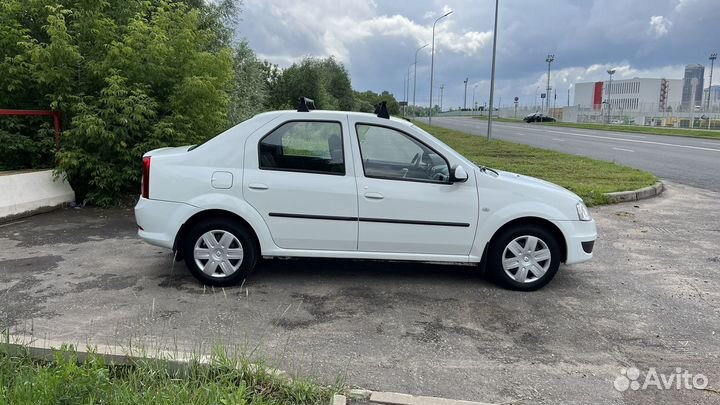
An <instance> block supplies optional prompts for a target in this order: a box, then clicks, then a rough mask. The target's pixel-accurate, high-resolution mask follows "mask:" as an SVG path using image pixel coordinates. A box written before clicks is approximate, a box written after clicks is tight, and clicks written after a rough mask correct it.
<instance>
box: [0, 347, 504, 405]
mask: <svg viewBox="0 0 720 405" xmlns="http://www.w3.org/2000/svg"><path fill="white" fill-rule="evenodd" d="M5 338H6V339H7V340H6V341H4V342H0V346H3V347H4V348H5V349H6V351H7V353H9V354H16V355H17V354H22V353H28V354H29V355H30V357H31V358H32V359H34V360H42V361H52V360H54V358H55V357H54V352H55V351H57V350H59V349H61V348H62V347H63V346H66V347H68V346H72V348H73V350H74V352H75V353H76V354H77V358H78V360H80V361H83V360H85V359H86V358H87V357H88V356H89V355H90V352H89V351H88V350H81V349H80V347H81V344H73V343H67V342H60V341H53V340H48V339H42V340H38V339H35V338H33V337H29V336H17V335H10V336H6V337H5ZM86 347H87V348H88V349H91V352H92V354H93V355H95V356H102V357H103V359H104V360H105V362H107V363H113V364H124V365H127V364H132V362H134V361H139V360H142V361H155V362H158V363H162V365H163V366H165V367H167V368H168V371H170V373H172V374H175V375H179V376H185V375H187V374H188V372H189V371H190V367H191V366H194V365H203V366H211V365H212V363H211V361H212V359H211V358H210V356H196V355H193V354H190V353H184V352H170V351H166V350H157V351H155V352H153V353H146V352H143V351H141V350H140V349H137V348H135V349H133V348H126V347H121V346H112V345H101V344H87V343H86ZM258 367H259V366H258ZM265 370H266V372H268V373H270V374H274V375H276V376H278V377H286V378H288V379H290V377H289V376H288V375H287V373H285V372H284V371H281V370H278V369H273V368H267V367H266V368H265ZM346 394H347V397H346V396H345V395H340V394H335V395H333V397H332V398H331V399H330V405H346V404H347V403H348V398H349V399H350V400H351V401H352V400H355V401H370V402H373V403H377V404H386V405H493V404H489V403H486V402H473V401H459V400H454V399H445V398H436V397H426V396H415V395H409V394H400V393H396V392H382V391H370V390H364V389H351V390H349V391H348V392H347V393H346Z"/></svg>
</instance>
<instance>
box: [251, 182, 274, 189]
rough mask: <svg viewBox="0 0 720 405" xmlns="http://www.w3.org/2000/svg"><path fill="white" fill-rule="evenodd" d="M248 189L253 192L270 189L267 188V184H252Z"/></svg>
mask: <svg viewBox="0 0 720 405" xmlns="http://www.w3.org/2000/svg"><path fill="white" fill-rule="evenodd" d="M248 188H249V189H251V190H267V189H269V188H270V187H268V186H267V184H262V183H250V184H248Z"/></svg>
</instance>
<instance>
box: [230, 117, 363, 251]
mask: <svg viewBox="0 0 720 405" xmlns="http://www.w3.org/2000/svg"><path fill="white" fill-rule="evenodd" d="M320 114H321V113H315V112H313V115H314V117H316V116H318V115H320ZM335 118H337V116H335ZM348 139H349V135H348V131H347V122H346V121H345V120H343V121H342V122H341V121H332V120H328V121H321V120H312V121H311V120H302V121H288V122H285V123H283V124H280V125H279V126H277V127H276V128H275V129H273V130H271V131H270V132H263V133H262V134H254V135H252V136H250V138H249V139H248V140H247V142H246V145H245V164H244V167H245V169H244V178H243V195H244V196H245V199H246V200H247V201H248V202H249V203H250V204H251V205H252V206H253V207H255V209H256V210H257V211H258V212H260V214H261V215H262V216H263V218H264V220H265V223H267V225H268V228H269V229H270V233H271V235H272V238H273V240H274V241H275V243H276V244H277V245H278V246H280V247H282V248H286V249H317V250H353V251H354V250H356V249H357V233H358V223H357V217H358V202H357V186H356V181H355V175H354V171H353V167H352V165H351V164H346V162H350V161H351V159H352V158H351V155H350V153H349V151H348V150H349V148H347V147H346V145H347V142H348ZM346 151H347V152H346ZM346 154H347V155H346Z"/></svg>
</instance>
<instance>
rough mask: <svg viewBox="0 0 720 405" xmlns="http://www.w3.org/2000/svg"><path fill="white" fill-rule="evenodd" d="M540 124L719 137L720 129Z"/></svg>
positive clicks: (566, 123)
mask: <svg viewBox="0 0 720 405" xmlns="http://www.w3.org/2000/svg"><path fill="white" fill-rule="evenodd" d="M540 125H548V126H555V127H569V128H580V129H595V130H600V131H615V132H635V133H640V134H651V135H670V136H685V137H690V138H706V139H720V131H718V130H707V129H704V130H703V129H689V128H664V127H645V126H641V125H609V124H576V123H573V122H543V123H541V124H540Z"/></svg>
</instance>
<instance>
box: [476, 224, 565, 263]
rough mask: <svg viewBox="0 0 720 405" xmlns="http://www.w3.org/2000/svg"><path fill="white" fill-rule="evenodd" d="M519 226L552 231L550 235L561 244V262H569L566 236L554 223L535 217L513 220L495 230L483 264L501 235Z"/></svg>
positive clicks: (486, 246)
mask: <svg viewBox="0 0 720 405" xmlns="http://www.w3.org/2000/svg"><path fill="white" fill-rule="evenodd" d="M518 225H535V226H539V227H541V228H544V229H547V230H548V231H550V233H551V234H552V235H553V236H554V237H555V239H557V241H558V243H559V244H560V255H561V256H560V262H561V263H565V261H566V260H567V255H568V249H567V241H566V240H565V235H564V234H563V232H562V231H561V230H560V228H558V226H557V225H555V224H554V223H552V221H549V220H547V219H545V218H540V217H535V216H526V217H520V218H515V219H513V220H510V221H508V222H506V223H505V224H503V225H502V226H501V227H500V228H498V229H497V230H495V232H494V233H493V235H492V237H491V238H490V239H489V240H488V242H487V243H486V244H485V249H484V250H483V258H482V263H486V259H487V257H486V255H487V252H488V250H489V247H490V245H491V244H492V243H493V242H494V241H495V240H496V239H497V237H498V236H499V235H501V234H502V233H503V232H504V231H505V230H506V229H509V228H512V227H514V226H518Z"/></svg>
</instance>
